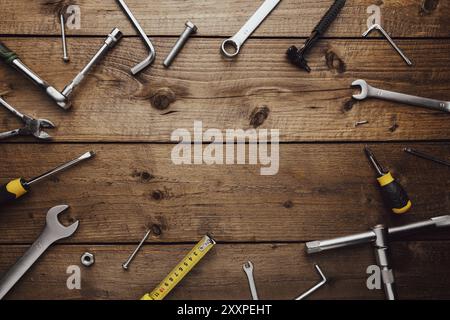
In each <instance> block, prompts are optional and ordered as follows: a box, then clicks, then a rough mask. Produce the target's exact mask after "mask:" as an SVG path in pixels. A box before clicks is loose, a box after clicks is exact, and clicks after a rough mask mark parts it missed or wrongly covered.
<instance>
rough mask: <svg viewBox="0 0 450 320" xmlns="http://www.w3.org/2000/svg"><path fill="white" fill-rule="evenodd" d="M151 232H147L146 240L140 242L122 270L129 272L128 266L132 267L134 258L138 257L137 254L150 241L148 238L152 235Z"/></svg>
mask: <svg viewBox="0 0 450 320" xmlns="http://www.w3.org/2000/svg"><path fill="white" fill-rule="evenodd" d="M150 232H151V230H150V229H149V230H148V231H147V233H146V234H145V236H144V238H142V240H141V242H139V244H138V246H137V247H136V249H134V251H133V253H132V254H131V255H130V257H129V258H128V259H127V261H125V262H124V263H123V264H122V268H124V269H125V270H128V266H129V265H130V263H131V261H133V259H134V257H135V256H136V254H137V253H138V252H139V250H140V249H141V247H142V246H143V244H144V242H145V241H146V240H147V239H148V236H149V235H150Z"/></svg>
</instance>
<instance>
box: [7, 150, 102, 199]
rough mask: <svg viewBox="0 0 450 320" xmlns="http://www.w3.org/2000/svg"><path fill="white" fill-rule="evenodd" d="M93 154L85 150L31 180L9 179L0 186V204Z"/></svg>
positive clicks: (21, 194)
mask: <svg viewBox="0 0 450 320" xmlns="http://www.w3.org/2000/svg"><path fill="white" fill-rule="evenodd" d="M94 155H95V153H94V152H92V151H89V152H86V153H85V154H83V155H81V156H80V157H78V158H76V159H74V160H72V161H69V162H67V163H65V164H63V165H60V166H58V167H56V168H54V169H52V170H50V171H48V172H46V173H44V174H41V175H40V176H38V177H36V178H33V179H31V180H25V179H24V178H17V179H14V180H11V181H10V182H8V183H7V184H4V185H3V186H1V187H0V205H3V204H6V203H9V202H12V201H14V200H16V199H17V198H20V197H21V196H23V195H25V194H26V193H28V191H29V190H30V187H31V186H32V185H33V184H35V183H38V182H40V181H42V180H44V179H46V178H49V177H51V176H53V175H55V174H57V173H59V172H61V171H63V170H66V169H68V168H70V167H72V166H74V165H76V164H78V163H80V162H81V161H84V160H87V159H89V158H92V157H93V156H94Z"/></svg>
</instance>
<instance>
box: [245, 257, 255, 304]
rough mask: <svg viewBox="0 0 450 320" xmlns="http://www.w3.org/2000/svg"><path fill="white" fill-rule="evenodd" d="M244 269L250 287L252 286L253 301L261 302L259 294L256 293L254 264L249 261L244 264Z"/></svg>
mask: <svg viewBox="0 0 450 320" xmlns="http://www.w3.org/2000/svg"><path fill="white" fill-rule="evenodd" d="M242 268H243V269H244V271H245V274H246V275H247V278H248V285H249V286H250V292H251V293H252V298H253V300H259V298H258V292H257V291H256V285H255V278H254V277H253V263H252V262H251V261H247V262H246V263H244V265H243V266H242Z"/></svg>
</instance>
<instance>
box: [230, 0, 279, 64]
mask: <svg viewBox="0 0 450 320" xmlns="http://www.w3.org/2000/svg"><path fill="white" fill-rule="evenodd" d="M280 1H281V0H265V1H264V3H263V4H262V5H261V6H260V7H259V9H258V10H257V11H256V12H255V13H254V14H253V16H252V17H251V18H250V19H249V20H248V21H247V22H246V23H245V24H244V26H243V27H242V28H241V29H240V30H239V31H238V33H236V34H235V35H234V36H233V37H231V38H229V39H227V40H225V41H224V42H223V43H222V46H221V49H222V53H223V54H224V55H225V56H226V57H228V58H233V57H235V56H237V55H238V53H239V51H240V49H241V46H242V45H243V44H244V42H245V41H246V40H247V38H248V37H250V35H251V34H252V33H253V32H254V31H255V30H256V29H257V28H258V26H259V25H260V24H261V23H262V22H263V21H264V19H266V17H267V16H268V15H269V14H270V13H271V12H272V10H273V9H275V7H276V6H277V5H278V3H279V2H280ZM230 49H233V51H231V52H230Z"/></svg>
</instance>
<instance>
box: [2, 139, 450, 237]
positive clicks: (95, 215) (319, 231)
mask: <svg viewBox="0 0 450 320" xmlns="http://www.w3.org/2000/svg"><path fill="white" fill-rule="evenodd" d="M404 146H405V145H404V144H397V143H395V144H377V145H374V146H373V150H374V152H375V153H376V155H377V156H378V158H379V161H380V162H382V163H383V164H384V165H385V166H386V167H388V168H389V169H391V170H392V171H393V172H394V176H396V177H397V178H398V179H399V181H400V182H401V183H402V184H403V186H404V187H405V188H406V190H407V191H408V193H409V195H410V197H411V200H412V202H413V209H412V210H411V212H410V213H408V214H406V215H405V216H403V217H396V216H393V215H392V214H391V213H390V212H389V210H387V209H385V208H384V206H383V203H382V200H381V195H380V192H379V189H378V187H377V184H376V181H375V174H374V171H373V169H372V168H371V167H370V165H369V163H368V161H367V159H366V158H365V155H364V153H363V145H362V144H344V145H342V144H283V145H281V146H280V166H279V173H278V174H277V175H275V176H261V175H260V170H259V169H260V166H259V165H258V166H252V165H211V166H208V165H184V166H176V165H174V164H173V163H172V161H171V156H170V153H171V150H172V148H173V146H171V145H160V144H156V145H151V144H150V145H149V144H93V145H79V144H50V145H36V144H28V145H27V144H23V145H19V144H0V154H1V155H2V159H4V160H5V161H2V162H1V163H0V174H1V176H0V177H1V180H0V181H2V182H6V181H8V180H9V179H12V178H16V177H18V176H23V177H25V178H31V177H33V176H35V175H38V174H40V173H42V172H45V171H47V170H48V169H49V168H51V167H53V166H56V165H59V164H60V163H62V162H64V161H67V160H69V159H71V158H72V157H76V156H78V155H79V154H82V153H84V152H86V151H87V150H90V149H92V150H94V151H96V152H97V157H96V158H95V159H92V160H90V162H85V163H84V164H82V165H80V166H79V167H77V168H74V169H72V170H70V171H67V172H65V173H63V174H61V175H59V176H58V177H56V178H54V179H52V180H51V181H46V182H43V183H42V184H41V185H36V186H35V188H34V189H33V190H32V192H31V193H30V194H28V195H26V196H25V197H23V198H22V199H20V201H18V202H17V203H15V204H11V205H8V206H5V207H3V208H1V209H0V212H1V214H0V242H1V243H30V242H32V241H33V240H34V239H35V237H36V235H37V234H38V233H39V232H40V230H41V229H42V227H43V224H44V221H45V215H46V212H47V210H48V209H49V208H50V207H52V206H55V205H58V204H63V203H66V204H69V205H71V209H70V211H69V212H68V213H67V215H66V216H65V217H64V220H65V221H66V222H67V221H70V222H73V221H74V220H76V219H79V220H80V223H81V227H80V228H79V231H78V233H77V234H76V236H75V237H73V238H71V239H69V240H68V241H69V242H71V243H80V242H81V243H86V242H89V243H117V242H120V243H127V242H130V241H131V242H134V241H137V240H138V239H139V237H141V236H142V235H143V234H144V231H145V229H146V228H147V227H150V228H152V229H153V230H154V232H155V233H154V234H153V235H152V239H153V241H156V242H185V241H190V242H193V241H195V240H196V239H197V238H198V237H200V236H201V235H203V234H205V233H211V234H212V235H213V236H215V237H216V238H217V240H218V241H232V242H235V241H240V242H241V241H305V240H314V239H323V238H329V237H336V236H342V235H347V234H352V233H357V232H362V231H365V230H367V229H369V228H370V227H372V226H374V225H376V224H378V223H386V224H387V225H400V224H404V223H407V222H415V221H419V220H423V219H427V218H431V217H433V216H439V215H444V214H449V213H450V197H449V193H448V190H449V187H450V171H449V169H448V168H446V167H443V166H441V165H437V164H434V163H431V162H428V161H425V160H421V159H417V158H415V157H413V156H410V155H408V154H406V153H404V152H403V150H402V148H403V147H404ZM412 146H415V147H417V148H418V149H421V150H425V151H428V152H431V153H432V154H435V155H436V156H439V157H441V158H444V159H445V158H447V159H448V154H449V153H450V144H448V143H445V144H413V145H412ZM436 237H437V238H441V239H448V238H449V232H448V230H447V231H445V230H444V231H443V232H440V233H437V234H436ZM425 238H429V235H423V234H418V235H417V238H414V239H425Z"/></svg>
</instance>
